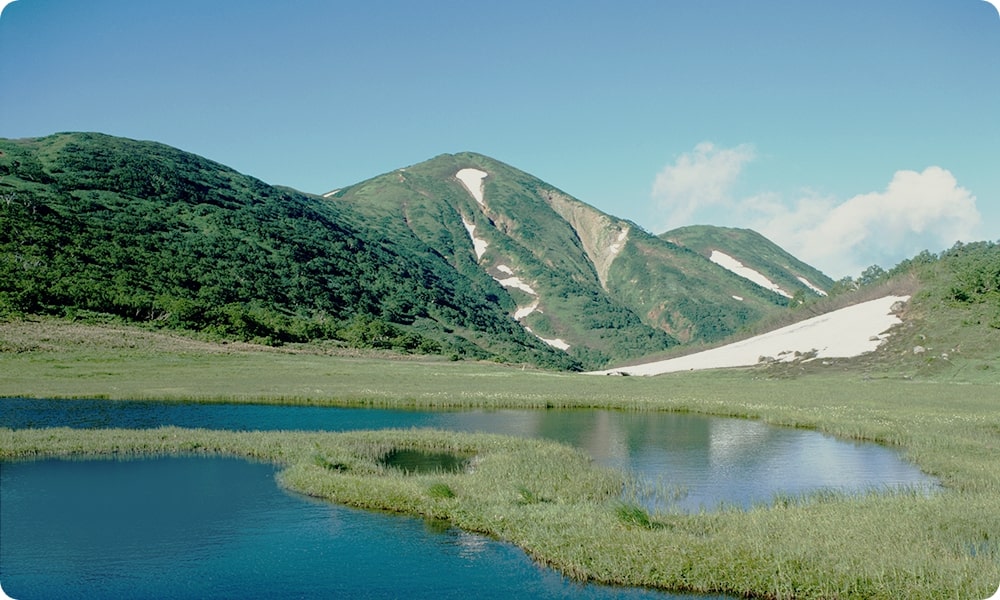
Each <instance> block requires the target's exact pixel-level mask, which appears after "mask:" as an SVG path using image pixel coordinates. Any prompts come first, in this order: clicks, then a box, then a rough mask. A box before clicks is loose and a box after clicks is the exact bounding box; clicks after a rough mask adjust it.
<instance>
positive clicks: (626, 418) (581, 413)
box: [0, 399, 935, 600]
mask: <svg viewBox="0 0 1000 600" xmlns="http://www.w3.org/2000/svg"><path fill="white" fill-rule="evenodd" d="M161 425H176V426H181V427H206V428H214V429H235V430H251V429H264V430H329V431H346V430H355V429H381V428H390V427H391V428H409V427H435V428H441V429H448V430H455V431H484V432H492V433H503V434H509V435H519V436H528V437H540V438H547V439H553V440H557V441H560V442H564V443H568V444H571V445H574V446H576V447H579V448H582V449H584V450H586V451H587V452H588V453H590V454H591V456H593V457H594V458H595V460H596V461H598V462H599V463H601V464H605V465H609V466H614V467H620V468H624V469H628V470H632V471H634V472H636V473H637V474H639V475H640V477H641V478H642V479H644V480H645V481H647V482H656V481H666V482H669V483H670V485H672V486H676V487H678V488H680V489H683V490H684V491H685V495H684V496H682V497H681V499H680V500H677V501H675V502H674V503H672V504H671V505H670V506H669V507H667V508H668V509H670V510H698V509H700V508H713V507H716V506H718V504H719V503H727V504H736V505H740V506H748V505H750V504H752V503H755V502H768V501H770V500H771V499H772V497H773V495H774V494H776V493H791V494H794V493H800V492H807V491H810V490H815V489H819V488H836V489H845V490H863V489H868V488H883V487H887V486H901V485H905V486H916V487H923V488H929V487H933V486H934V485H935V484H934V482H933V480H931V479H930V478H928V477H926V476H924V475H923V474H921V473H920V471H919V470H917V469H916V468H915V467H914V466H913V465H910V464H908V463H906V462H904V461H902V460H900V458H899V456H898V455H897V454H896V453H894V452H892V451H890V450H888V449H886V448H882V447H879V446H875V445H871V444H852V443H848V442H842V441H837V440H835V439H833V438H831V437H829V436H824V435H821V434H818V433H816V432H810V431H799V430H790V429H780V428H774V427H769V426H766V425H763V424H761V423H757V422H753V421H744V420H736V419H718V418H706V417H699V416H692V415H676V414H669V413H625V412H616V411H593V410H577V411H570V410H548V411H519V410H504V411H482V410H479V411H459V412H432V411H402V410H372V409H343V408H318V407H279V406H253V405H199V404H175V403H159V402H110V401H87V400H74V401H63V400H59V401H46V400H19V399H3V400H0V427H12V428H25V427H52V426H70V427H83V428H107V427H129V428H147V427H159V426H161ZM274 473H275V468H274V467H273V466H271V465H262V464H254V463H250V462H247V461H244V460H238V459H228V458H156V459H142V460H134V461H125V462H120V461H110V460H92V461H63V460H45V461H37V462H13V463H0V584H2V586H3V589H4V591H5V592H7V593H8V594H9V595H10V596H12V597H13V598H15V599H17V600H30V599H32V598H74V597H80V598H82V597H87V598H160V597H172V598H208V597H214V598H226V597H248V598H249V597H259V598H313V597H345V598H347V597H350V598H407V599H409V598H467V597H470V596H478V597H482V598H511V597H526V598H527V597H530V598H660V599H663V598H692V597H691V596H671V595H665V594H660V593H655V592H651V591H648V590H632V589H621V588H608V587H601V586H592V585H581V584H579V583H575V582H572V581H568V580H566V579H565V578H563V577H562V576H561V575H559V574H558V573H555V572H553V571H551V570H548V569H542V568H539V567H537V566H536V565H534V564H533V563H532V562H531V561H530V560H529V559H528V558H527V557H526V556H525V555H524V553H523V552H521V551H520V550H518V549H517V548H514V547H512V546H510V545H508V544H503V543H500V542H495V541H492V540H488V539H485V538H482V537H480V536H474V535H470V534H466V533H463V532H461V531H458V530H455V529H453V528H449V527H446V526H442V525H440V524H434V523H428V522H426V521H424V520H421V519H414V518H408V517H400V516H395V515H385V514H378V513H370V512H365V511H358V510H353V509H348V508H345V507H341V506H336V505H331V504H327V503H322V502H316V501H312V500H309V499H306V498H303V497H299V496H297V495H293V494H289V493H287V492H284V491H282V490H281V489H280V488H278V486H277V485H276V483H275V482H274ZM697 598H699V599H704V598H706V597H704V596H699V597H697Z"/></svg>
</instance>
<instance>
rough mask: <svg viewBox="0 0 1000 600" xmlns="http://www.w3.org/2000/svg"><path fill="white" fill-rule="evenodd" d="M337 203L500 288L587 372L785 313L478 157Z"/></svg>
mask: <svg viewBox="0 0 1000 600" xmlns="http://www.w3.org/2000/svg"><path fill="white" fill-rule="evenodd" d="M463 169H475V170H476V171H477V172H479V173H485V174H486V175H485V177H484V178H483V179H482V192H483V201H482V203H480V202H479V201H478V200H477V199H476V198H475V197H474V196H473V194H472V193H471V191H470V190H469V189H467V187H466V186H465V185H464V184H463V183H462V182H461V181H460V180H459V179H458V178H457V177H456V175H457V174H458V173H459V172H461V171H462V170H463ZM333 197H334V199H336V200H338V201H339V202H343V203H346V204H349V205H350V206H351V207H352V208H353V209H355V210H356V211H358V212H362V213H364V215H365V218H366V220H367V222H369V223H377V224H378V227H379V228H380V229H381V230H382V231H384V232H386V234H387V235H392V236H393V237H394V238H396V239H402V238H405V237H415V238H418V239H420V240H421V241H422V242H424V243H425V244H427V245H429V246H431V247H434V248H436V249H438V251H439V252H440V253H441V254H442V255H443V256H444V257H445V259H447V260H448V261H449V262H450V263H451V264H452V266H453V267H454V268H455V269H456V270H458V271H459V272H461V273H463V274H464V275H466V276H468V277H470V278H477V277H478V278H479V280H481V281H484V285H486V284H488V281H486V280H484V279H483V276H484V275H486V276H488V277H489V278H490V279H493V280H494V281H496V282H499V283H500V284H501V287H502V288H503V289H502V292H503V293H502V294H498V296H499V297H500V298H501V299H502V298H503V297H504V296H507V297H509V300H508V301H507V306H508V307H511V308H509V310H510V311H511V314H515V315H519V316H518V318H519V320H520V322H521V323H522V324H523V325H524V326H525V327H526V328H528V329H530V330H531V331H532V332H533V333H534V334H536V335H537V336H538V337H540V338H543V339H548V340H559V341H561V342H564V343H565V344H566V345H567V346H568V349H567V352H568V354H570V355H571V356H573V357H574V358H575V359H577V360H578V361H579V362H580V363H581V364H583V365H585V366H587V367H594V366H598V365H602V364H605V363H607V362H608V361H614V360H619V361H620V360H628V359H631V358H636V357H641V356H644V355H647V354H650V353H654V352H660V351H663V350H664V349H667V348H670V347H673V346H676V345H677V344H679V343H687V342H691V341H711V340H718V339H721V338H723V337H725V336H727V335H730V334H732V333H734V332H736V331H738V330H740V329H741V328H743V327H744V326H746V325H747V324H749V323H753V322H755V321H757V320H759V319H761V318H763V317H766V316H769V315H773V314H775V313H777V312H782V311H784V310H785V309H786V306H787V300H786V299H785V298H782V297H780V296H778V295H776V294H774V293H773V292H771V291H768V290H764V289H762V288H760V287H759V286H757V285H754V284H752V283H750V282H748V281H746V280H744V279H742V278H740V277H737V276H734V275H733V274H732V273H730V272H728V271H726V270H725V269H722V268H721V267H719V266H718V265H715V264H713V263H712V262H710V261H709V260H707V259H706V257H704V256H702V255H700V254H699V253H697V252H693V251H691V250H689V249H686V248H683V247H680V246H678V245H676V244H673V243H670V242H667V241H664V240H661V239H658V238H656V237H654V236H651V235H649V234H647V233H646V232H644V231H642V229H641V228H639V227H636V226H635V225H634V224H632V223H629V222H627V221H623V220H621V219H616V218H615V217H613V216H610V215H607V214H604V213H602V212H600V211H598V210H597V209H595V208H593V207H591V206H589V205H587V204H585V203H583V202H580V201H579V200H576V199H575V198H572V197H570V196H568V195H567V194H565V193H564V192H562V191H561V190H559V189H557V188H555V187H553V186H551V185H549V184H547V183H545V182H543V181H541V180H539V179H537V178H535V177H533V176H531V175H529V174H527V173H524V172H522V171H520V170H518V169H516V168H514V167H511V166H509V165H506V164H504V163H501V162H499V161H496V160H493V159H491V158H488V157H485V156H482V155H478V154H474V153H462V154H456V155H441V156H438V157H436V158H434V159H432V160H429V161H426V162H423V163H420V164H417V165H412V166H409V167H407V168H405V169H399V170H396V171H393V172H391V173H387V174H384V175H382V176H379V177H376V178H373V179H371V180H369V181H366V182H362V183H360V184H358V185H355V186H352V187H349V188H346V189H343V190H340V191H339V192H337V193H336V194H334V196H333ZM473 238H476V239H478V240H479V242H480V244H481V249H480V250H479V251H478V252H477V250H476V247H475V244H474V241H473ZM477 273H478V275H477ZM514 278H516V279H517V280H518V281H519V282H520V284H523V285H518V284H513V283H511V282H512V281H513V280H514ZM504 282H506V283H504ZM799 285H801V284H799ZM734 296H736V297H738V298H739V299H736V298H734ZM501 302H503V300H501Z"/></svg>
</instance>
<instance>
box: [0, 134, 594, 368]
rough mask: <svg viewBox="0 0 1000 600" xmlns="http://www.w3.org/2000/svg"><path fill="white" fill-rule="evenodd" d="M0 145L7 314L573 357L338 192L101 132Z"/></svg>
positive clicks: (559, 361)
mask: <svg viewBox="0 0 1000 600" xmlns="http://www.w3.org/2000/svg"><path fill="white" fill-rule="evenodd" d="M0 152H2V155H0V177H2V180H0V313H35V314H65V315H69V316H72V315H78V314H80V313H81V312H84V311H87V312H96V313H107V314H111V315H117V316H119V317H123V318H126V319H129V320H133V321H147V322H151V323H154V324H160V325H163V326H168V327H174V328H182V329H193V330H200V331H205V332H207V333H210V334H216V335H222V336H233V337H238V338H243V339H248V340H256V341H263V342H266V343H284V342H295V341H305V340H315V339H332V340H341V341H343V342H346V343H348V344H350V345H355V346H369V347H379V348H383V347H384V348H389V347H391V348H396V349H399V350H406V351H424V352H442V353H447V354H455V355H458V356H469V357H474V358H487V357H493V358H499V359H502V360H511V361H526V362H532V363H536V364H542V365H547V366H553V367H559V368H572V367H574V366H575V365H574V363H573V362H572V361H571V359H570V358H569V357H568V356H566V355H565V354H564V353H562V352H559V351H556V350H554V349H552V348H551V347H549V346H547V345H546V344H544V343H542V342H540V341H539V340H538V339H537V338H535V337H534V336H531V335H529V334H528V333H527V332H525V331H524V330H523V328H521V327H520V326H519V325H518V324H517V323H516V322H514V321H513V320H512V319H510V318H509V316H508V315H507V308H508V307H507V306H505V305H504V304H503V303H502V302H500V301H498V294H499V295H502V290H500V289H499V287H498V286H493V285H491V282H490V281H488V280H487V281H483V280H481V279H480V280H475V279H470V278H468V277H464V276H462V275H461V274H460V273H458V272H456V271H455V270H454V269H452V268H451V266H450V265H449V264H447V263H446V262H445V261H443V260H442V258H441V257H440V255H439V254H438V253H437V251H436V250H434V249H433V248H430V247H428V246H426V245H423V244H415V243H412V240H408V239H400V240H395V239H392V238H391V237H390V236H384V235H379V234H378V232H377V230H374V231H373V230H368V229H362V228H359V227H358V226H357V225H356V223H357V222H358V218H357V217H356V215H351V214H349V212H350V211H349V210H348V208H349V207H346V206H343V205H341V204H338V203H336V202H332V201H329V200H325V199H323V198H318V197H313V196H308V195H305V194H301V193H298V192H295V191H291V190H287V189H279V188H276V187H273V186H269V185H266V184H264V183H263V182H261V181H259V180H257V179H254V178H252V177H248V176H245V175H241V174H239V173H237V172H235V171H233V170H231V169H229V168H227V167H224V166H222V165H219V164H217V163H214V162H212V161H209V160H206V159H203V158H201V157H198V156H194V155H192V154H188V153H184V152H181V151H179V150H176V149H174V148H170V147H168V146H164V145H161V144H156V143H150V142H136V141H131V140H125V139H120V138H114V137H109V136H104V135H96V134H58V135H54V136H50V137H46V138H42V139H33V140H18V141H11V140H3V141H0ZM484 283H485V284H486V287H485V288H484V287H483V285H482V284H484Z"/></svg>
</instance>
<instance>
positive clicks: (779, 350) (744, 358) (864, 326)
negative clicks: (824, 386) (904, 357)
mask: <svg viewBox="0 0 1000 600" xmlns="http://www.w3.org/2000/svg"><path fill="white" fill-rule="evenodd" d="M909 298H910V297H909V296H886V297H884V298H879V299H878V300H870V301H868V302H862V303H860V304H855V305H853V306H848V307H846V308H841V309H840V310H835V311H833V312H829V313H827V314H825V315H819V316H818V317H813V318H811V319H807V320H805V321H802V322H799V323H795V324H793V325H789V326H787V327H782V328H781V329H776V330H774V331H770V332H768V333H765V334H762V335H758V336H756V337H752V338H749V339H746V340H742V341H739V342H735V343H732V344H729V345H727V346H722V347H720V348H713V349H711V350H705V351H704V352H698V353H696V354H689V355H687V356H680V357H677V358H670V359H666V360H660V361H656V362H651V363H646V364H643V365H634V366H631V367H620V368H616V369H608V370H605V371H593V372H592V374H595V375H609V374H622V375H661V374H664V373H675V372H678V371H697V370H702V369H721V368H727V367H748V366H752V365H755V364H757V363H758V362H760V359H761V357H771V358H773V359H775V360H786V361H790V360H793V359H794V358H795V353H796V352H799V353H806V352H812V351H816V358H834V357H838V358H847V357H853V356H858V355H861V354H864V353H865V352H871V351H872V350H875V349H876V348H878V346H879V344H881V343H882V342H883V341H884V340H885V338H886V337H887V334H886V331H887V330H888V329H889V328H890V327H892V326H893V325H896V324H898V323H900V319H899V317H897V316H896V315H895V314H894V313H893V312H892V307H893V305H894V304H896V303H897V302H906V301H907V300H909Z"/></svg>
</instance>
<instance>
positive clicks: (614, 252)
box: [608, 225, 629, 264]
mask: <svg viewBox="0 0 1000 600" xmlns="http://www.w3.org/2000/svg"><path fill="white" fill-rule="evenodd" d="M628 232H629V227H628V225H626V226H625V227H623V228H622V230H621V231H619V232H618V239H616V240H615V241H614V243H612V244H611V245H610V246H608V264H611V261H613V260H614V259H615V258H617V257H618V255H619V254H621V251H622V248H624V247H625V240H627V239H628Z"/></svg>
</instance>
